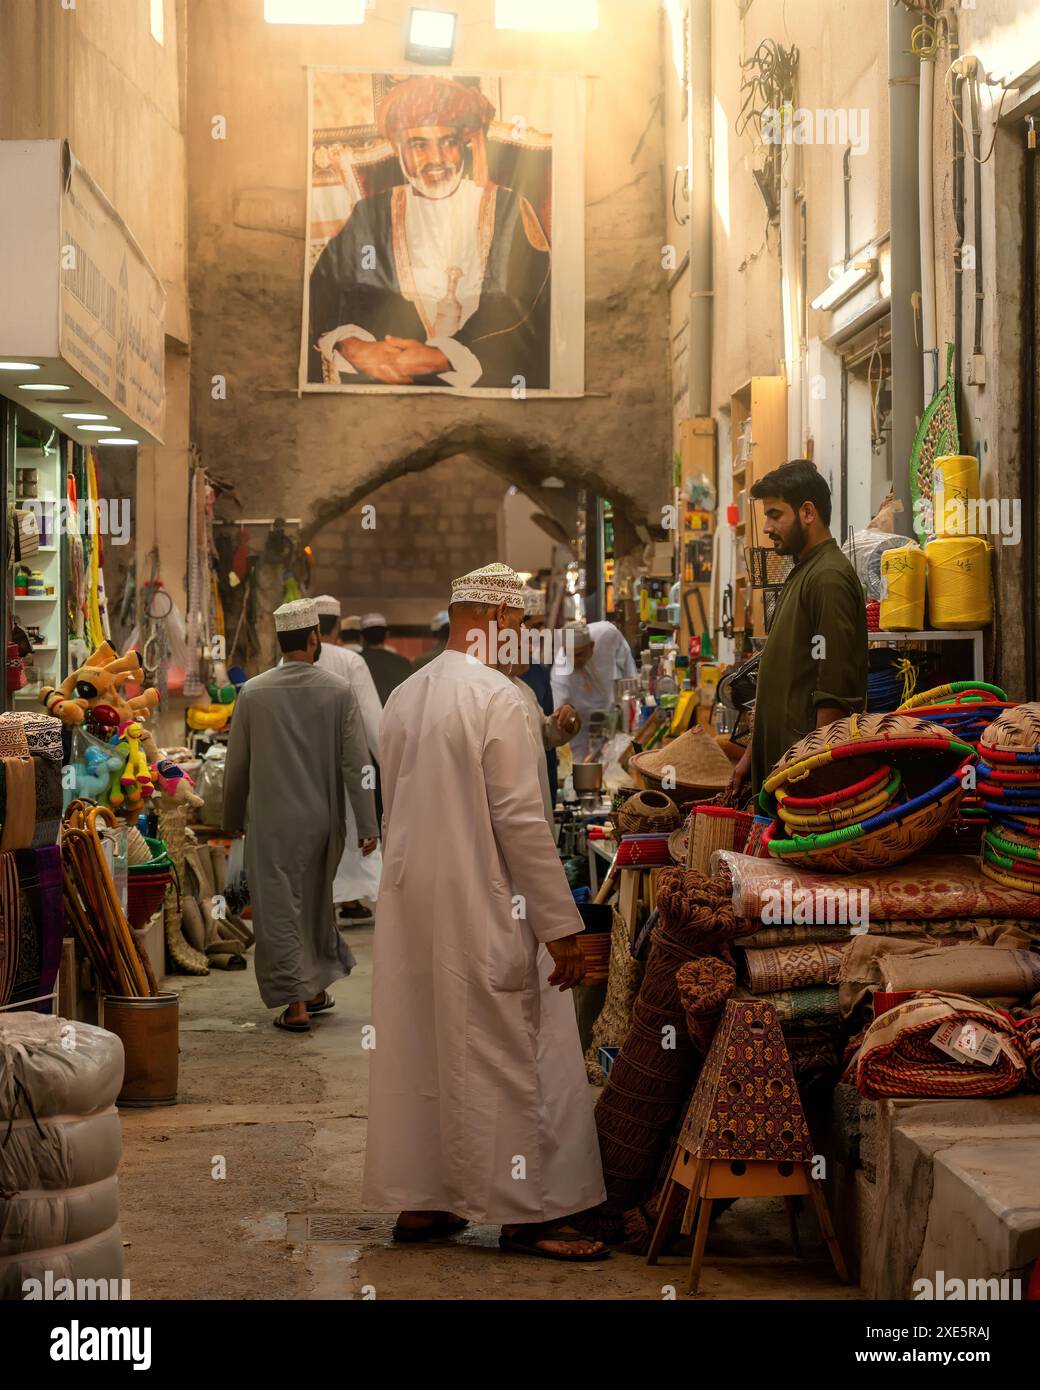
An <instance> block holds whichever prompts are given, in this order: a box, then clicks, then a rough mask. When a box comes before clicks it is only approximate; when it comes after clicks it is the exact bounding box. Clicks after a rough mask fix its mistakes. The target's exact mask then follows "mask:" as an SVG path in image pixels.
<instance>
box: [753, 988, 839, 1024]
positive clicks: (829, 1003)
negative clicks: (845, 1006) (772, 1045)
mask: <svg viewBox="0 0 1040 1390" xmlns="http://www.w3.org/2000/svg"><path fill="white" fill-rule="evenodd" d="M759 997H760V998H762V999H764V1000H765V1001H766V1003H767V1004H772V1006H773V1008H774V1009H775V1010H776V1016H777V1018H778V1019H779V1021H780V1023H781V1024H782V1025H783V1027H784V1028H785V1029H786V1027H787V1025H788V1024H790V1023H819V1024H822V1025H827V1024H829V1023H831V1022H834V1021H836V1020H837V1019H838V1018H839V1017H840V1010H839V1008H838V989H837V986H836V985H815V986H813V987H812V988H810V989H785V990H779V991H777V992H775V993H772V994H763V995H760V996H759Z"/></svg>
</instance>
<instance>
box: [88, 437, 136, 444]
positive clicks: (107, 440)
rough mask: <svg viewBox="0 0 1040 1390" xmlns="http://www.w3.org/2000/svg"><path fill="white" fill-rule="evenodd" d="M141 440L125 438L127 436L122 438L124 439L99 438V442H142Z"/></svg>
mask: <svg viewBox="0 0 1040 1390" xmlns="http://www.w3.org/2000/svg"><path fill="white" fill-rule="evenodd" d="M140 442H141V441H140V440H139V439H127V438H125V437H124V438H122V439H99V440H98V443H99V444H140Z"/></svg>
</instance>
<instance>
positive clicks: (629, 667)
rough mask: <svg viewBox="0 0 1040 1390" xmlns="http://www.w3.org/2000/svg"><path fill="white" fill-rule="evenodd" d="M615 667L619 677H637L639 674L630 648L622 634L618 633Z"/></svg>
mask: <svg viewBox="0 0 1040 1390" xmlns="http://www.w3.org/2000/svg"><path fill="white" fill-rule="evenodd" d="M616 665H617V674H618V676H619V677H624V676H637V675H638V674H639V668H638V666H636V659H635V657H634V656H633V655H632V646H631V644H630V642H629V640H628V638H627V637H626V636H625V634H624V633H623V632H618V647H617V654H616Z"/></svg>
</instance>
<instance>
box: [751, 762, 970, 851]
mask: <svg viewBox="0 0 1040 1390" xmlns="http://www.w3.org/2000/svg"><path fill="white" fill-rule="evenodd" d="M963 795H964V787H963V785H962V782H961V778H960V775H959V773H954V774H953V775H952V776H950V777H947V778H946V779H945V781H944V782H942V783H941V784H940V786H939V787H938V788H933V790H932V791H931V792H929V793H925V794H924V795H923V796H920V797H915V798H914V800H913V801H910V802H907V803H906V804H904V805H902V806H896V807H891V808H889V809H888V810H886V811H883V812H882V813H881V814H880V815H879V816H874V817H872V818H871V819H870V820H866V821H863V822H861V823H860V824H859V825H857V826H852V827H849V828H848V829H846V830H836V831H831V832H830V833H829V834H826V835H808V836H798V837H795V838H793V839H788V840H782V839H779V838H771V839H770V840H769V842H768V845H769V853H770V854H771V855H772V856H773V858H775V859H780V860H782V861H783V862H784V863H785V864H790V865H792V866H794V867H795V868H800V869H822V870H824V871H825V872H829V873H837V874H851V873H857V872H859V871H861V870H874V869H885V868H890V867H891V866H892V865H893V864H899V863H901V862H902V861H903V860H904V859H909V858H910V856H911V855H913V854H916V853H918V852H919V851H920V850H922V849H923V848H924V847H925V845H927V844H929V843H930V842H931V841H932V840H934V839H935V837H936V836H937V835H938V834H939V832H940V831H941V830H942V829H943V828H944V826H945V825H946V824H947V823H948V822H949V820H950V819H951V817H952V816H953V815H954V814H955V813H956V811H957V808H958V806H959V805H960V802H961V798H962V797H963Z"/></svg>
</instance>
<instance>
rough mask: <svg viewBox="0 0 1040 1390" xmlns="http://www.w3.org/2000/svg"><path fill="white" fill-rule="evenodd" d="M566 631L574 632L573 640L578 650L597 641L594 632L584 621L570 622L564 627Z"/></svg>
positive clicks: (575, 648)
mask: <svg viewBox="0 0 1040 1390" xmlns="http://www.w3.org/2000/svg"><path fill="white" fill-rule="evenodd" d="M564 632H565V633H571V634H572V636H571V641H572V642H573V644H574V650H575V651H576V652H580V651H582V650H583V648H585V647H590V646H592V644H593V642H594V641H595V639H594V638H593V636H592V633H591V632H590V631H589V630H588V628H587V627H586V626H585V624H584V623H568V624H567V626H566V627H565V628H564Z"/></svg>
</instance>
